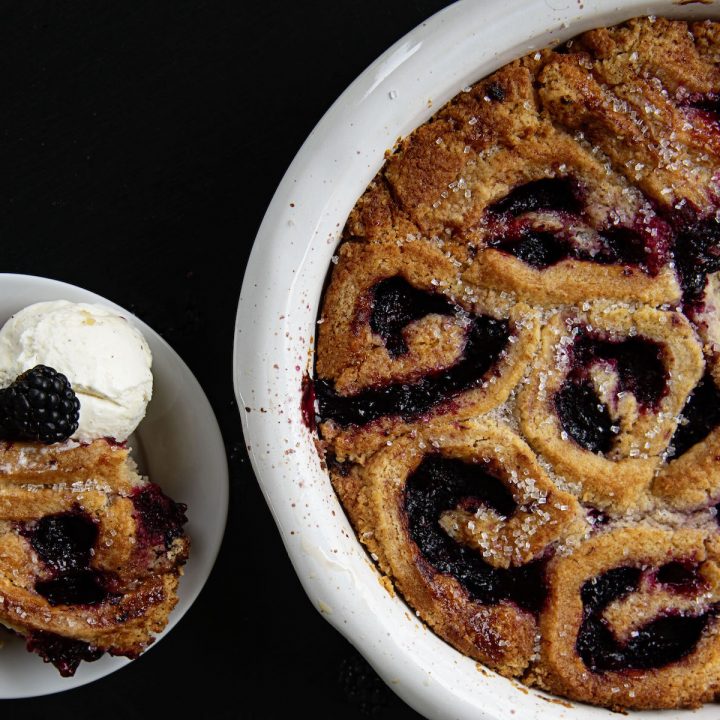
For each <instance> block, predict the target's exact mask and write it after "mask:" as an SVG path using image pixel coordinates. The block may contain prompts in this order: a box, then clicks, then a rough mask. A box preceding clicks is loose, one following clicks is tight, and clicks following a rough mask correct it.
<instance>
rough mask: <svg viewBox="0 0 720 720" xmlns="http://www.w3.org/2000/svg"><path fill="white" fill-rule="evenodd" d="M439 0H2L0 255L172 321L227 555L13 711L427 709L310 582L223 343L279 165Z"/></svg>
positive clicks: (159, 325) (163, 325)
mask: <svg viewBox="0 0 720 720" xmlns="http://www.w3.org/2000/svg"><path fill="white" fill-rule="evenodd" d="M447 4H449V3H448V2H443V1H442V0H413V1H407V2H392V1H391V0H362V2H357V1H356V0H352V1H351V0H334V1H332V2H329V1H328V0H323V1H322V2H314V3H311V4H310V3H303V2H292V3H291V2H288V3H282V2H264V3H263V2H259V3H252V4H249V3H248V4H246V3H241V2H240V0H233V1H231V0H222V1H216V2H210V1H207V2H200V1H197V0H195V1H186V0H172V1H169V0H166V1H162V2H159V1H152V2H144V1H143V2H128V1H126V2H122V1H121V2H118V0H111V1H106V0H103V1H92V2H91V1H89V0H72V1H68V0H48V1H46V2H39V1H37V0H15V1H13V2H10V1H8V0H1V1H0V270H1V271H4V272H18V273H28V274H33V275H42V276H46V277H51V278H57V279H61V280H64V281H67V282H70V283H73V284H76V285H80V286H82V287H84V288H87V289H89V290H92V291H94V292H97V293H100V294H101V295H104V296H105V297H107V298H109V299H111V300H113V301H115V302H117V303H119V304H121V305H123V306H125V307H127V308H129V309H131V310H132V311H133V312H135V313H136V314H137V315H138V316H139V317H141V318H142V319H143V320H145V321H146V322H147V323H149V324H150V325H151V326H152V327H153V328H155V330H157V331H158V332H159V333H161V334H162V335H163V336H164V337H165V339H166V340H168V341H169V342H170V344H171V345H172V346H173V347H174V348H175V350H177V352H178V353H179V354H180V355H181V356H182V357H183V358H184V360H185V361H186V362H187V363H188V365H189V366H190V368H191V369H192V370H193V372H194V373H195V375H196V376H197V378H198V380H199V381H200V383H201V384H202V386H203V387H204V389H205V391H206V393H207V395H208V397H209V399H210V401H211V403H212V405H213V407H214V409H215V412H216V414H217V416H218V420H219V421H220V425H221V427H222V431H223V435H224V438H225V443H226V446H227V450H228V457H229V463H230V477H231V488H230V490H231V496H230V514H229V518H228V527H227V533H226V536H225V540H224V543H223V547H222V550H221V552H220V556H219V558H218V561H217V564H216V566H215V568H214V571H213V573H212V575H211V577H210V579H209V581H208V583H207V585H206V587H205V589H204V591H203V592H202V594H201V595H200V597H199V598H198V600H197V601H196V602H195V604H194V605H193V607H192V608H191V609H190V611H189V612H188V613H187V614H186V616H185V617H184V618H183V619H182V620H181V621H180V623H179V624H178V625H177V626H176V628H175V629H174V630H173V632H171V633H170V634H169V635H168V637H166V638H165V639H164V640H163V641H162V643H160V644H159V645H158V646H157V647H156V648H154V649H153V650H152V651H151V652H149V653H148V654H146V655H145V656H143V657H141V658H140V659H139V660H137V661H136V662H134V663H132V664H130V665H129V666H128V667H127V668H124V669H122V670H120V671H119V672H116V673H114V674H113V675H110V676H108V677H107V678H104V679H102V680H99V681H97V682H95V683H93V684H91V685H88V686H85V687H83V688H80V689H77V690H72V691H68V692H65V693H62V694H60V695H54V696H50V697H46V698H37V699H32V700H22V701H5V702H4V703H3V710H4V711H5V712H7V713H9V717H11V718H15V717H22V718H49V717H52V718H54V719H59V720H62V719H63V718H68V719H69V718H74V719H75V720H82V719H83V718H93V720H97V718H106V719H110V720H112V719H114V718H128V717H143V718H145V717H148V718H150V717H159V716H160V714H162V715H166V716H168V717H173V716H179V717H188V716H193V717H199V718H205V717H207V718H263V719H273V718H285V717H286V715H287V713H288V712H296V713H311V715H310V716H311V717H318V718H326V717H327V718H330V717H336V716H341V717H343V718H349V719H353V718H364V717H375V718H380V719H383V718H393V719H394V720H406V719H409V718H418V717H419V716H418V715H417V714H416V713H414V712H413V711H411V710H410V709H409V708H408V707H407V706H405V705H404V704H403V703H402V702H401V701H400V700H399V699H398V698H397V697H395V695H394V694H392V693H391V691H389V690H388V689H387V688H386V687H385V686H384V685H383V684H382V683H381V682H380V681H379V680H378V678H377V676H376V675H375V674H374V673H373V671H372V670H371V669H370V668H369V666H368V665H367V664H366V663H365V662H364V661H363V660H362V658H360V656H359V655H358V653H357V652H356V651H355V650H354V649H353V648H352V647H351V646H350V645H349V644H348V643H347V642H346V641H345V640H344V639H343V638H342V637H341V636H340V635H339V634H338V633H337V632H336V631H335V630H333V629H332V628H331V627H330V626H329V625H328V624H327V623H325V621H323V620H322V619H321V617H320V615H318V614H317V613H316V611H315V610H314V609H313V607H312V606H311V604H310V602H309V601H308V599H307V598H306V596H305V595H304V593H303V591H302V589H301V587H300V584H299V582H298V580H297V578H296V576H295V574H294V572H293V570H292V567H291V565H290V562H289V560H288V559H287V556H286V554H285V551H284V549H283V547H282V544H281V542H280V539H279V535H278V533H277V531H276V528H275V525H274V523H273V521H272V519H271V517H270V513H269V511H268V509H267V507H266V505H265V503H264V501H263V499H262V496H261V494H260V491H259V489H258V487H257V484H256V482H255V479H254V477H253V473H252V470H251V468H250V466H249V463H248V460H247V456H246V454H245V451H244V445H243V439H242V434H241V429H240V421H239V416H238V414H237V409H236V406H235V403H234V399H233V389H232V373H231V362H232V339H233V324H234V319H235V312H236V309H237V301H238V296H239V293H240V286H241V281H242V277H243V272H244V268H245V263H246V261H247V257H248V254H249V251H250V247H251V245H252V242H253V239H254V237H255V233H256V231H257V228H258V226H259V224H260V221H261V220H262V216H263V214H264V212H265V208H266V207H267V205H268V203H269V202H270V199H271V197H272V195H273V193H274V191H275V188H276V186H277V184H278V183H279V181H280V179H281V178H282V175H283V173H284V172H285V169H286V168H287V166H288V164H289V163H290V161H291V160H292V158H293V156H294V155H295V153H296V152H297V150H298V149H299V148H300V146H301V144H302V142H303V140H304V139H305V137H306V136H307V135H308V133H309V132H310V131H311V129H312V128H313V126H314V125H315V123H316V122H317V121H318V120H319V119H320V117H321V116H322V114H323V113H324V112H325V110H326V109H327V108H328V107H329V106H330V104H331V103H332V102H333V100H334V99H335V98H336V97H337V96H338V95H339V94H340V93H341V92H342V90H344V88H345V87H346V86H347V85H348V84H349V83H350V82H351V81H352V80H353V79H354V78H355V77H356V76H357V75H358V74H359V73H360V72H361V71H362V70H363V69H364V68H365V67H366V66H367V65H368V64H369V63H370V62H372V61H373V60H374V59H375V58H376V57H377V56H378V55H379V54H380V53H381V52H382V51H384V50H385V49H386V48H387V47H388V46H389V45H391V44H392V43H393V42H394V41H395V40H397V39H398V38H400V37H401V36H402V35H404V34H405V33H406V32H408V31H409V30H411V29H412V28H413V27H414V26H416V25H417V24H418V23H420V22H421V21H422V20H424V19H425V18H426V17H428V16H430V15H431V14H433V13H434V12H436V11H437V10H439V9H440V8H442V7H443V6H445V5H447ZM378 162H379V161H378ZM198 482H202V478H198ZM38 661H39V660H38ZM195 707H197V708H199V709H198V710H197V711H196V710H195ZM191 708H192V712H191Z"/></svg>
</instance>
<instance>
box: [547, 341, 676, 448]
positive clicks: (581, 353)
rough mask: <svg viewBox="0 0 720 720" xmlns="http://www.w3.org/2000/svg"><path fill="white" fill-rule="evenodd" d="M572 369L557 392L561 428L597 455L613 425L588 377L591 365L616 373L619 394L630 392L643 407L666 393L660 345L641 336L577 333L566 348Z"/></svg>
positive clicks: (610, 437)
mask: <svg viewBox="0 0 720 720" xmlns="http://www.w3.org/2000/svg"><path fill="white" fill-rule="evenodd" d="M569 353H570V364H571V370H570V372H569V373H568V376H567V379H566V380H565V382H564V383H563V385H562V387H561V388H560V390H558V392H557V393H556V394H555V409H556V411H557V414H558V418H559V420H560V424H561V426H562V428H563V430H564V431H565V432H566V433H567V434H568V435H569V436H570V437H571V438H573V440H575V442H576V443H578V445H580V446H581V447H583V448H585V449H586V450H590V451H591V452H595V453H598V452H600V453H607V452H609V451H610V449H611V448H612V440H613V437H614V433H613V430H612V426H613V422H612V418H611V417H610V413H609V411H608V408H607V407H606V406H605V404H604V403H602V402H601V401H600V398H599V397H598V396H597V392H596V391H595V387H594V386H593V384H592V381H591V379H590V375H589V371H590V368H591V367H592V365H593V363H594V362H596V361H602V362H603V363H606V364H608V365H610V367H611V368H612V369H613V370H614V371H615V372H616V373H617V377H618V392H630V393H632V394H633V395H634V396H635V398H636V400H637V401H638V403H639V404H640V407H641V409H646V408H653V407H655V406H657V403H658V402H659V401H660V399H661V398H662V397H663V395H664V394H665V393H666V392H667V371H666V370H665V366H664V364H663V361H662V355H663V349H662V345H660V344H659V343H657V342H655V341H654V340H649V339H648V338H643V337H629V338H624V339H622V340H610V339H607V338H604V337H602V336H601V335H598V334H595V333H587V332H585V333H582V334H580V335H578V337H577V339H576V340H575V342H574V344H573V345H572V346H571V348H570V350H569Z"/></svg>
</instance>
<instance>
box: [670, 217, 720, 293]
mask: <svg viewBox="0 0 720 720" xmlns="http://www.w3.org/2000/svg"><path fill="white" fill-rule="evenodd" d="M674 253H675V265H676V267H677V270H678V274H679V276H680V283H681V285H682V288H683V297H684V299H685V302H686V303H696V302H698V301H700V300H701V298H702V295H703V292H704V291H705V285H706V283H707V276H708V275H709V274H710V273H714V272H717V271H718V270H720V222H718V221H717V220H716V219H715V216H712V217H710V218H705V219H704V220H694V221H689V222H683V223H682V224H681V227H680V229H679V230H678V233H677V237H676V238H675V248H674Z"/></svg>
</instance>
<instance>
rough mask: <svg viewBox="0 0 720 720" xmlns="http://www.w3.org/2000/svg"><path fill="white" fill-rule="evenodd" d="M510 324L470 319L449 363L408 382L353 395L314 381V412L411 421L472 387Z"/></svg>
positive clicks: (357, 420) (357, 421) (362, 420)
mask: <svg viewBox="0 0 720 720" xmlns="http://www.w3.org/2000/svg"><path fill="white" fill-rule="evenodd" d="M509 338H510V324H509V322H508V321H507V320H496V319H494V318H491V317H488V316H487V315H479V316H476V317H475V318H473V320H472V322H471V324H470V326H469V328H468V330H467V340H466V342H465V349H464V352H463V355H462V357H461V358H460V360H458V362H456V363H455V365H453V366H451V367H449V368H446V369H444V370H441V371H439V372H437V373H434V374H432V375H428V376H425V377H423V378H420V379H419V380H416V381H413V382H402V383H392V384H389V385H384V386H381V387H377V388H371V389H368V390H363V391H362V392H360V393H357V394H355V395H347V396H346V395H340V394H338V393H336V392H335V391H334V390H333V389H332V387H331V384H330V383H329V382H328V381H327V380H318V381H316V382H315V395H316V397H317V401H318V407H319V412H320V417H321V418H322V419H323V420H330V419H332V420H334V421H335V422H336V423H338V424H339V425H341V426H347V425H365V424H367V423H369V422H372V421H373V420H377V419H378V418H380V417H386V416H389V415H394V416H399V417H401V418H402V419H403V420H411V419H412V418H416V417H418V416H419V415H422V414H423V413H425V412H427V411H429V410H431V409H432V408H433V407H435V406H436V405H439V404H440V403H441V402H443V401H445V400H451V399H452V398H454V397H456V396H457V395H459V394H460V393H462V392H465V391H466V390H470V389H473V388H476V387H478V386H479V385H481V384H482V382H483V379H484V377H485V375H486V373H488V372H489V371H490V370H491V369H492V367H493V366H494V365H495V363H496V362H497V361H498V359H499V358H500V355H501V353H502V352H503V351H504V350H505V348H506V347H507V345H508V342H509Z"/></svg>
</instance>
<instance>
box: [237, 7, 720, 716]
mask: <svg viewBox="0 0 720 720" xmlns="http://www.w3.org/2000/svg"><path fill="white" fill-rule="evenodd" d="M653 13H655V14H658V15H659V14H662V15H665V16H669V17H683V18H705V17H715V18H717V17H720V8H719V7H718V6H717V5H716V4H710V5H703V4H692V5H685V6H682V5H680V4H678V3H677V2H671V1H670V0H664V1H662V2H641V1H640V0H624V1H621V0H487V1H486V2H479V1H478V0H462V1H461V2H458V3H456V4H454V5H452V6H451V7H448V8H446V9H445V10H443V11H442V12H440V13H438V14H437V15H435V16H433V17H432V18H430V19H429V20H428V21H427V22H425V23H423V24H422V25H420V26H419V27H417V28H416V29H415V30H413V31H412V32H410V33H409V34H408V35H406V36H405V37H404V38H402V39H401V40H399V41H398V42H397V43H395V45H393V46H392V47H391V48H390V49H389V50H388V51H387V52H385V53H384V54H383V55H382V56H381V57H380V58H379V59H378V60H376V61H375V62H374V63H373V64H372V65H371V66H370V67H369V68H368V69H367V70H365V72H363V73H362V74H361V75H360V77H358V79H357V80H356V81H355V82H354V83H353V84H352V85H351V86H350V87H349V88H348V89H347V90H346V91H345V92H344V93H343V95H342V96H341V97H340V98H339V100H337V102H336V103H335V104H334V105H333V106H332V108H330V110H329V111H328V112H327V114H326V115H325V116H324V117H323V119H322V120H321V121H320V123H319V124H318V125H317V127H316V128H315V130H314V131H313V132H312V134H311V135H310V137H309V138H308V139H307V141H306V142H305V144H304V145H303V147H302V149H301V150H300V152H299V153H298V154H297V156H296V158H295V160H294V161H293V163H292V165H291V166H290V168H289V169H288V171H287V173H286V175H285V177H284V179H283V181H282V183H281V184H280V186H279V187H278V189H277V192H276V193H275V196H274V198H273V200H272V203H271V204H270V207H269V208H268V211H267V213H266V215H265V219H264V221H263V223H262V226H261V227H260V230H259V232H258V235H257V238H256V240H255V245H254V247H253V251H252V254H251V256H250V260H249V263H248V266H247V269H246V273H245V278H244V282H243V287H242V293H241V297H240V303H239V307H238V315H237V324H236V334H235V359H234V372H235V389H236V393H237V395H238V404H239V406H240V408H241V414H242V421H243V428H244V430H245V438H246V442H247V443H248V447H249V451H250V458H251V460H252V464H253V468H254V470H255V473H256V475H257V477H258V481H259V483H260V486H261V488H262V490H263V493H264V494H265V498H266V500H267V502H268V504H269V506H270V509H271V511H272V513H273V515H274V517H275V520H276V522H277V525H278V528H279V530H280V533H281V534H282V537H283V540H284V542H285V546H286V548H287V551H288V553H289V555H290V558H291V560H292V562H293V565H294V567H295V570H296V571H297V573H298V576H299V578H300V580H301V582H302V583H303V586H304V588H305V590H306V592H307V594H308V596H309V597H310V599H311V601H312V602H313V604H314V605H315V607H316V608H317V609H318V610H319V611H320V612H321V613H322V614H323V615H324V616H325V618H326V619H327V620H328V621H329V622H330V623H331V624H332V625H333V626H335V627H336V628H337V629H338V630H339V631H340V632H342V633H343V634H344V635H345V636H346V637H347V638H348V639H349V640H350V641H351V642H352V643H353V644H354V645H355V646H356V647H357V648H358V649H359V650H360V652H362V653H363V655H364V656H365V657H366V658H367V659H368V660H369V662H370V663H371V664H372V665H373V667H374V668H375V669H376V670H377V672H378V673H379V674H380V676H381V677H382V678H383V679H384V680H385V681H386V682H387V683H388V684H389V686H390V687H391V688H392V689H393V690H395V692H397V694H398V695H400V697H402V698H403V699H404V700H405V701H406V702H407V703H409V704H410V705H411V706H412V707H414V708H415V709H416V710H417V711H418V712H420V713H422V714H424V715H425V716H427V717H428V718H432V719H435V718H437V720H449V719H450V718H458V719H463V720H464V719H467V720H509V718H510V717H512V716H514V717H516V718H521V719H522V720H534V719H536V718H544V719H546V720H549V719H556V718H557V719H559V718H565V719H567V720H570V719H572V720H590V719H591V718H592V719H593V720H596V719H599V718H614V717H616V715H615V714H612V713H610V712H609V711H607V710H604V709H601V708H596V707H590V706H586V705H581V704H572V703H565V704H559V703H550V702H548V700H549V699H550V698H549V696H547V695H545V694H543V693H541V692H537V691H535V690H529V689H528V688H525V687H524V686H521V685H519V683H515V682H512V681H510V680H507V679H505V678H502V677H500V676H499V675H496V674H495V673H492V672H489V671H488V672H479V671H478V668H477V666H476V664H475V662H474V661H472V660H470V659H469V658H467V657H464V656H463V655H461V654H460V653H458V652H457V651H456V650H454V649H453V648H452V647H450V646H449V645H447V644H446V643H444V642H443V641H442V640H440V639H439V638H438V637H437V636H436V635H435V634H434V633H433V632H431V631H430V630H428V629H427V628H426V627H425V626H424V625H423V624H422V623H421V622H419V621H418V620H417V618H416V617H415V616H414V614H413V613H412V612H410V611H408V607H407V606H406V605H405V604H404V603H403V602H402V601H401V600H400V599H399V598H397V597H391V596H390V595H389V594H388V593H387V592H386V590H385V589H384V588H383V587H382V586H381V585H380V583H379V582H378V574H377V571H376V570H375V569H374V567H373V565H372V563H371V562H370V561H369V559H368V557H367V555H366V553H365V551H364V550H363V549H362V547H361V545H360V543H359V542H358V541H357V540H356V538H355V534H354V532H353V530H352V528H351V527H350V524H349V523H348V521H347V519H346V517H345V515H344V513H343V511H342V509H341V506H340V504H339V502H338V500H337V498H336V496H335V494H334V492H333V489H332V487H331V485H330V481H329V479H328V477H327V475H326V473H325V472H324V471H323V469H322V468H321V466H320V461H319V459H318V455H317V453H316V451H315V447H314V444H313V437H312V435H311V433H310V432H309V431H308V429H307V428H306V427H305V426H304V425H303V423H302V418H301V412H300V401H301V384H302V378H303V376H304V374H305V373H307V372H309V371H310V370H311V367H312V354H313V344H314V337H315V320H316V318H317V314H318V303H319V300H320V295H321V291H322V287H323V281H324V279H325V276H326V273H327V271H328V267H329V266H330V260H331V257H332V255H333V253H334V251H335V247H336V246H337V243H338V240H339V236H340V231H341V230H342V227H343V225H344V223H345V219H346V218H347V215H348V213H349V211H350V210H351V208H352V206H353V205H354V203H355V200H356V199H357V198H358V197H359V196H360V194H361V193H362V192H363V190H364V189H365V187H366V185H367V184H368V182H369V181H370V180H371V179H372V177H373V176H374V175H375V173H376V172H377V171H378V170H379V168H380V166H381V165H382V163H383V159H384V158H383V153H384V152H385V151H386V150H387V149H389V148H391V147H392V146H393V145H394V143H395V141H396V139H397V138H398V137H401V136H405V135H407V134H408V133H410V132H411V131H412V130H413V129H414V128H416V127H417V126H418V125H420V124H421V123H422V122H424V121H425V120H427V119H428V118H429V117H430V116H431V115H432V113H433V112H435V111H436V110H438V109H439V108H440V107H441V106H442V105H443V103H445V102H446V101H447V100H449V99H450V98H451V97H453V96H454V95H455V94H456V93H458V92H459V91H460V90H461V89H462V88H463V87H464V86H466V85H468V84H470V83H472V82H474V81H476V80H479V79H481V78H483V77H485V76H486V75H488V74H489V73H490V72H492V71H494V70H496V69H497V68H499V67H501V66H502V65H504V64H505V63H507V62H509V61H511V60H513V59H514V58H517V57H520V56H522V55H525V54H526V53H528V52H530V51H532V50H534V49H538V48H542V47H544V46H546V45H548V44H552V43H554V42H558V41H562V40H566V39H568V38H570V37H572V36H573V35H576V34H578V33H580V32H582V31H585V30H589V29H590V28H593V27H598V26H602V25H609V24H614V23H618V22H621V21H623V20H626V19H628V18H631V17H634V16H637V15H648V14H653ZM243 408H244V409H243ZM717 716H718V709H717V706H706V707H705V708H704V709H702V710H700V711H696V712H694V713H692V718H694V719H695V720H710V718H713V719H714V718H717ZM643 717H648V718H660V717H662V718H663V720H676V719H679V718H689V717H690V713H689V712H687V711H670V712H664V713H643Z"/></svg>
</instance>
